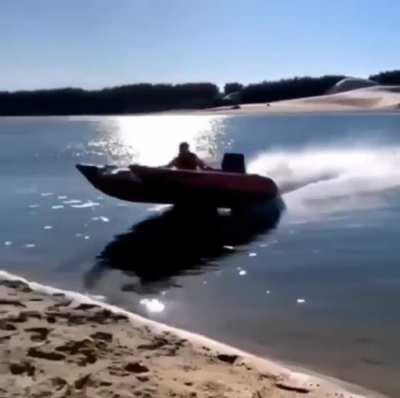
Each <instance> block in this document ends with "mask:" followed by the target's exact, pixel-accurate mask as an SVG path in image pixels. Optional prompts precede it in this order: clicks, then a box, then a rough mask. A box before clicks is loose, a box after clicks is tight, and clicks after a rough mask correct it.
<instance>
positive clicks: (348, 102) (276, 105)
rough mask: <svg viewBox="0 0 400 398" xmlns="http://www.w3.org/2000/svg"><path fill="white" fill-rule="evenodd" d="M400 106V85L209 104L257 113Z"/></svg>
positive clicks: (393, 108)
mask: <svg viewBox="0 0 400 398" xmlns="http://www.w3.org/2000/svg"><path fill="white" fill-rule="evenodd" d="M398 110H400V86H374V87H366V88H360V89H356V90H351V91H346V92H342V93H337V94H328V95H322V96H318V97H308V98H298V99H293V100H286V101H276V102H271V103H269V104H266V103H260V104H242V105H240V108H239V109H234V108H233V107H232V106H223V107H218V108H209V109H207V110H204V111H201V112H203V113H204V112H205V113H209V114H224V115H256V114H263V115H267V114H280V113H307V112H362V111H368V112H379V111H386V112H387V111H398Z"/></svg>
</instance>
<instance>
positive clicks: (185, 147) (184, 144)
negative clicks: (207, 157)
mask: <svg viewBox="0 0 400 398" xmlns="http://www.w3.org/2000/svg"><path fill="white" fill-rule="evenodd" d="M188 152H189V144H188V143H187V142H181V143H180V144H179V153H188Z"/></svg>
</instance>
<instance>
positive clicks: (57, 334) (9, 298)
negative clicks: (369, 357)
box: [0, 271, 384, 398]
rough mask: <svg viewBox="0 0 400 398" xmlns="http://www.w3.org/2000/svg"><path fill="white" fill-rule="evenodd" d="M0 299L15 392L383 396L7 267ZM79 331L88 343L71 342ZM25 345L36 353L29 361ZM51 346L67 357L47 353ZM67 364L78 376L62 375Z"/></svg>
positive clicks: (8, 375)
mask: <svg viewBox="0 0 400 398" xmlns="http://www.w3.org/2000/svg"><path fill="white" fill-rule="evenodd" d="M0 303H1V305H0V310H2V315H1V318H0V322H1V324H2V325H3V326H4V325H10V324H11V326H9V328H10V330H9V331H6V330H7V328H5V327H3V328H2V330H0V352H1V351H3V349H5V348H4V345H5V346H8V347H9V349H8V351H9V352H8V354H7V356H6V357H4V355H3V356H2V360H0V369H2V372H1V374H0V380H1V383H0V387H3V386H7V390H6V392H7V393H10V392H13V393H15V394H17V395H15V396H21V397H22V396H26V395H27V391H28V390H29V393H32V395H33V393H34V392H38V391H42V390H43V391H42V392H45V391H52V389H54V383H56V384H57V386H58V387H57V388H59V390H57V394H58V393H59V395H54V396H60V397H62V396H65V397H66V396H72V397H75V396H78V395H77V394H80V393H81V392H82V391H83V389H85V391H86V392H91V393H95V394H100V393H101V394H104V395H100V396H105V397H108V396H110V397H113V396H114V395H112V394H114V392H117V391H116V390H118V392H121V394H120V396H121V397H125V396H126V397H127V396H142V397H146V396H148V397H150V396H151V397H157V396H159V397H164V396H175V397H224V396H229V397H249V398H268V397H271V398H272V397H297V396H299V394H307V396H308V397H315V398H322V397H327V396H332V397H334V396H338V397H342V398H362V397H365V398H367V397H384V395H382V394H379V393H375V392H372V391H367V390H365V389H363V388H362V387H359V386H355V385H352V384H350V383H346V382H342V381H340V380H336V379H333V378H330V377H328V376H323V375H317V374H315V373H312V372H309V371H307V370H304V371H303V369H301V370H297V369H296V370H294V369H291V368H290V367H288V366H286V365H283V364H280V363H278V362H274V361H271V360H268V359H266V358H261V357H258V356H255V355H252V354H249V353H246V352H244V351H241V350H239V349H237V348H235V347H232V346H229V345H226V344H224V343H220V342H217V341H215V340H212V339H209V338H207V337H205V336H202V335H199V334H195V333H191V332H188V331H185V330H181V329H177V328H174V327H170V326H166V325H164V324H161V323H158V322H156V321H153V320H149V319H147V318H144V317H142V316H140V315H136V314H133V313H131V312H128V311H126V310H123V309H122V308H119V307H116V306H113V305H110V304H107V303H104V302H102V301H98V300H95V299H93V298H90V297H88V296H85V295H83V294H80V293H75V292H72V291H65V290H60V289H56V288H52V287H50V286H45V285H42V284H39V283H35V282H31V281H28V280H26V279H24V278H21V277H18V276H16V275H12V274H10V273H8V272H5V271H0ZM4 310H6V311H4ZM23 313H25V315H23ZM35 314H36V315H35ZM38 314H46V317H44V316H41V315H40V316H39V315H38ZM18 317H19V318H18ZM21 317H22V318H23V319H22V320H21ZM45 318H46V319H45ZM16 319H17V320H16ZM18 319H19V321H18ZM49 319H50V322H49ZM73 320H75V321H73ZM26 326H29V327H26ZM13 328H17V329H18V332H15V329H14V331H11V329H13ZM89 332H92V333H89ZM32 333H33V334H32ZM53 335H54V336H53ZM88 335H90V336H94V337H91V338H88ZM50 336H51V337H52V338H50ZM96 336H97V337H96ZM110 336H111V337H110ZM40 337H42V338H40ZM29 338H30V339H31V340H29ZM76 338H79V339H80V340H79V343H80V344H81V345H82V347H83V348H82V347H81V348H79V347H78V348H77V349H76V350H78V351H80V352H78V351H76V350H75V351H74V350H72V351H71V350H70V351H68V347H71V345H73V344H74V343H75V344H76V343H77V340H76ZM13 340H16V341H14V342H13ZM99 340H100V341H99ZM115 341H118V342H119V344H114V342H115ZM121 342H123V344H121ZM105 343H107V344H105ZM138 343H140V344H139V346H138ZM140 346H141V347H143V348H142V349H139V350H138V347H140ZM60 347H64V348H63V350H61V353H60ZM66 347H67V348H66ZM21 349H22V350H25V351H27V352H28V357H26V358H27V360H25V361H24V360H22V359H21V358H23V357H24V356H21ZM29 353H30V354H32V355H29ZM53 354H54V355H55V357H57V358H59V359H53V360H52V359H49V358H51V356H52V355H53ZM66 354H68V355H66ZM85 355H86V357H85ZM46 356H47V359H46ZM53 357H54V356H53ZM55 357H54V358H55ZM78 357H79V358H78ZM4 358H5V359H4ZM82 358H83V359H82ZM85 358H86V359H87V363H85V364H84V365H82V362H79V361H85ZM88 358H89V359H88ZM90 359H92V361H93V360H94V359H95V360H94V362H93V363H90ZM132 361H133V362H132ZM7 362H9V363H7ZM55 364H57V366H54V365H55ZM32 369H36V371H33V370H32ZM57 369H58V373H57ZM62 369H63V370H64V373H65V370H66V369H68V373H69V374H71V377H72V378H74V380H72V379H68V378H67V377H65V378H64V377H63V372H62ZM41 371H43V372H44V374H41ZM32 372H33V373H34V374H33V373H32ZM48 372H50V373H52V375H50V374H49V375H47V373H48ZM46 376H47V377H46ZM50 376H52V377H50ZM61 380H62V381H61ZM109 383H111V384H110V385H107V384H109ZM81 385H82V386H81ZM52 386H53V387H52ZM78 387H81V388H78ZM27 389H28V390H27ZM9 390H13V391H9ZM128 391H129V394H127V393H128ZM0 393H1V388H0ZM193 393H194V395H193ZM18 394H20V395H18ZM62 394H64V395H62ZM66 394H72V395H66ZM74 394H75V395H74ZM107 394H109V395H107ZM125 394H127V395H125ZM132 394H133V395H132ZM146 394H147V395H146ZM224 394H226V395H224ZM0 395H1V394H0ZM10 395H11V394H10ZM28 395H29V394H28ZM44 396H45V395H44ZM52 396H53V395H52ZM79 396H81V395H79ZM88 396H92V395H90V394H89V395H88ZM93 396H96V395H93Z"/></svg>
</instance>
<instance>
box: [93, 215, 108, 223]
mask: <svg viewBox="0 0 400 398" xmlns="http://www.w3.org/2000/svg"><path fill="white" fill-rule="evenodd" d="M92 220H93V221H102V222H110V219H109V218H108V217H104V216H98V217H92Z"/></svg>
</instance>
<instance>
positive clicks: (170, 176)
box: [77, 165, 279, 208]
mask: <svg viewBox="0 0 400 398" xmlns="http://www.w3.org/2000/svg"><path fill="white" fill-rule="evenodd" d="M77 168H78V170H79V171H80V172H81V173H82V174H83V175H84V176H85V177H86V178H87V179H88V180H89V181H90V182H91V184H93V186H95V187H96V188H97V189H99V190H100V191H102V192H104V193H105V194H107V195H110V196H113V197H116V198H118V199H122V200H127V201H131V202H144V203H163V204H190V205H191V204H196V203H199V204H208V205H211V206H216V207H228V208H232V207H238V206H244V205H251V204H253V203H260V202H263V201H266V200H270V199H274V198H276V197H278V195H279V192H278V188H277V186H276V184H275V183H274V181H273V180H271V179H270V178H266V177H261V176H259V175H254V174H242V173H227V172H223V171H197V170H196V171H195V170H193V171H192V170H174V169H167V168H154V167H145V166H138V165H134V166H130V168H129V169H118V168H116V167H113V166H105V167H98V166H91V165H77Z"/></svg>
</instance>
